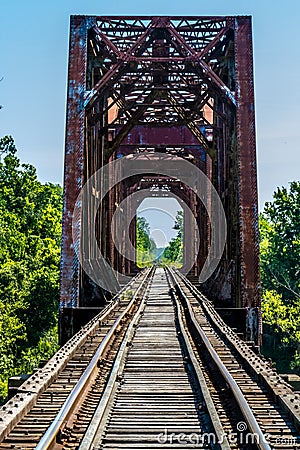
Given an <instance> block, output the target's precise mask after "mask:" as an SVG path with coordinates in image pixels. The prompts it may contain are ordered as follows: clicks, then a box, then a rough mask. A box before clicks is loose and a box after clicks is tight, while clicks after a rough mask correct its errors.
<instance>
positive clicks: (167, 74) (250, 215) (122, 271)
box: [60, 16, 260, 336]
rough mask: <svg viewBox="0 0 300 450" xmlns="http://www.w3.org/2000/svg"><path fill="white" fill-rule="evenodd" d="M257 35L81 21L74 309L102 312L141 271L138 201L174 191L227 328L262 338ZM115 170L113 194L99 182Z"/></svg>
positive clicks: (210, 19)
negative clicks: (220, 214)
mask: <svg viewBox="0 0 300 450" xmlns="http://www.w3.org/2000/svg"><path fill="white" fill-rule="evenodd" d="M251 36H252V30H251V17H248V16H240V17H239V16H224V17H222V16H205V17H202V16H197V17H196V16H195V17H194V16H192V17H191V16H187V17H177V16H174V17H167V16H162V17H161V16H153V17H149V16H140V17H131V16H130V17H126V16H125V17H117V16H113V17H110V16H103V17H102V16H72V17H71V26H70V53H69V73H68V80H69V88H68V100H67V102H68V103H67V127H66V150H65V174H64V211H63V239H62V262H61V302H60V305H61V309H65V308H70V309H72V310H73V309H75V308H79V309H81V311H80V314H82V311H83V310H84V308H94V307H98V306H103V305H104V304H105V303H106V302H107V300H108V299H109V298H111V293H112V292H116V289H117V288H119V287H120V286H121V285H122V281H120V280H121V278H122V276H127V275H130V274H132V273H134V272H137V271H138V270H139V268H138V267H137V266H136V264H135V262H134V261H132V259H131V258H130V256H131V254H130V252H132V251H135V242H134V240H135V235H136V232H135V224H134V223H133V222H134V221H133V220H132V218H133V217H134V216H135V215H136V209H137V208H136V204H134V203H132V202H130V201H129V202H128V204H127V203H126V199H127V198H129V197H130V196H133V195H134V194H136V195H137V196H138V195H139V194H138V192H139V191H142V190H143V189H149V190H151V189H154V188H155V186H158V187H159V188H160V187H162V186H165V185H167V186H168V188H169V190H170V192H172V193H173V194H175V195H177V197H179V198H180V199H182V200H184V204H185V205H186V206H182V207H183V209H184V217H185V224H184V227H185V229H186V230H188V234H187V233H185V236H187V235H188V236H189V239H185V243H184V257H183V269H182V271H183V272H184V273H186V274H187V276H188V277H189V278H190V280H191V281H192V282H193V283H194V284H195V285H196V286H198V287H199V289H201V290H203V291H204V293H205V294H206V295H207V296H208V297H209V298H210V299H211V300H212V301H213V302H214V305H215V307H216V308H219V310H221V311H222V314H223V315H224V317H225V315H226V316H228V322H229V321H230V320H229V319H231V318H232V323H233V324H236V323H239V322H240V323H243V324H244V325H243V326H244V330H243V331H244V332H245V334H247V336H252V335H253V334H255V335H258V334H259V333H260V320H259V316H260V311H259V308H260V275H259V234H258V202H257V173H256V141H255V113H254V111H255V108H254V81H253V60H252V37H251ZM187 162H189V163H190V168H189V169H188V170H185V168H184V167H185V163H187ZM106 167H109V169H108V170H107V171H106V172H107V180H108V179H109V180H110V181H111V187H110V189H109V190H108V191H107V190H106V181H105V179H102V178H101V177H98V176H97V174H98V173H99V171H101V170H106V169H105V168H106ZM195 168H196V169H197V175H192V174H193V173H194V171H193V169H195ZM191 176H192V178H193V179H190V178H191ZM204 177H206V179H207V180H209V184H208V183H206V182H205V183H204V184H203V182H202V181H201V180H203V179H204ZM87 183H89V184H90V188H91V189H90V195H89V197H88V199H87V201H85V200H84V199H83V201H82V200H81V199H80V200H78V197H79V196H80V193H81V192H82V190H83V189H84V186H86V184H87ZM208 186H210V187H208ZM194 189H196V191H197V192H198V194H199V195H197V193H196V192H195V190H194ZM215 194H216V195H215ZM136 198H137V197H136ZM216 198H217V199H218V201H214V199H216ZM123 202H125V203H123ZM218 202H221V204H222V207H223V210H224V213H225V216H226V233H223V235H225V234H226V242H225V246H224V247H222V248H221V246H220V245H219V246H218V242H220V241H218V239H217V238H218V236H217V233H216V232H215V230H219V229H222V230H223V228H222V227H221V228H220V223H221V222H220V220H219V219H218V220H216V221H215V222H214V223H210V222H209V220H208V216H209V214H210V213H212V212H214V211H216V208H217V209H218ZM75 205H77V210H76V215H75V221H74V207H75ZM125 206H128V208H127V213H125V212H122V211H125ZM186 209H189V210H190V211H192V214H191V215H190V216H188V215H187V212H186ZM95 214H97V220H96V221H95V220H94V219H95ZM124 218H125V219H124ZM123 220H125V222H124V223H125V224H126V225H127V224H129V225H130V223H131V222H132V225H130V226H129V225H128V226H127V227H126V226H123ZM194 220H196V224H195V222H194ZM126 221H127V222H126ZM130 221H131V222H130ZM196 225H197V226H196ZM112 227H113V228H114V229H116V230H117V236H116V239H113V233H112ZM196 229H198V230H199V235H200V237H201V241H199V237H198V236H197V235H196V231H195V230H196ZM127 231H128V232H127ZM223 231H224V230H223ZM74 235H75V239H74ZM86 237H88V238H90V239H86ZM94 237H96V239H94ZM96 240H97V242H98V245H97V246H96V245H95V242H96ZM125 243H126V245H125ZM131 243H132V245H131ZM212 248H213V249H214V251H211V249H212ZM219 249H221V250H222V251H221V255H220V252H219ZM195 255H196V259H194V257H195ZM206 261H207V263H206ZM211 266H212V267H213V270H212V272H209V277H208V278H205V277H204V278H203V277H202V278H201V273H202V271H203V268H204V269H206V268H209V267H211ZM116 273H117V275H116ZM95 274H97V276H96V275H95ZM118 274H119V275H120V276H119V275H118ZM99 280H100V281H99ZM61 322H62V321H61ZM67 322H68V323H70V320H68V319H67ZM62 327H63V328H64V329H65V328H67V325H65V324H62Z"/></svg>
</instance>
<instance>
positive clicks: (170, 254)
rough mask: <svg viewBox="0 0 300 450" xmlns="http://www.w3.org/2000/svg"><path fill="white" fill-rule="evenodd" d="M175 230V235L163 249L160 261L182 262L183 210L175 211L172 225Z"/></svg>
mask: <svg viewBox="0 0 300 450" xmlns="http://www.w3.org/2000/svg"><path fill="white" fill-rule="evenodd" d="M173 229H174V230H177V236H176V237H175V238H173V239H172V240H171V241H170V242H169V245H168V247H166V249H165V250H164V253H163V256H162V261H163V262H164V263H166V264H169V263H174V264H175V265H182V262H183V211H177V213H176V217H175V224H174V227H173Z"/></svg>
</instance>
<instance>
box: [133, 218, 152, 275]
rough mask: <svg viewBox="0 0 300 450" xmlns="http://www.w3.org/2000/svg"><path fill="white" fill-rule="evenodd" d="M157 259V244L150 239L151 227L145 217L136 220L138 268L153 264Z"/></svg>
mask: <svg viewBox="0 0 300 450" xmlns="http://www.w3.org/2000/svg"><path fill="white" fill-rule="evenodd" d="M155 257H156V244H155V242H154V240H153V239H152V238H150V225H149V223H148V222H147V220H146V219H145V217H137V218H136V262H137V266H138V267H145V266H147V265H149V264H152V263H153V261H154V260H155Z"/></svg>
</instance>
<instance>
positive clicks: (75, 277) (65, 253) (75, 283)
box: [60, 16, 91, 307]
mask: <svg viewBox="0 0 300 450" xmlns="http://www.w3.org/2000/svg"><path fill="white" fill-rule="evenodd" d="M89 22H91V18H89V17H84V16H71V21H70V43H69V69H68V93H67V118H66V121H67V125H66V144H65V163H64V204H63V231H62V256H61V290H60V305H61V307H64V306H73V307H74V306H78V300H79V272H80V265H79V261H78V258H77V256H76V254H75V249H74V246H75V245H78V244H79V243H73V239H72V215H73V209H74V206H75V201H76V198H77V196H78V194H79V193H80V190H81V188H82V185H83V166H84V161H83V152H84V139H85V112H84V93H85V89H86V65H87V31H88V28H89Z"/></svg>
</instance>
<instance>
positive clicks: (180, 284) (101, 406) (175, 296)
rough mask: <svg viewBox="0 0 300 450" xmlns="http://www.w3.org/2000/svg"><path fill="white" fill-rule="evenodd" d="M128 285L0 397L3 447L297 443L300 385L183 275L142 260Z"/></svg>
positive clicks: (253, 446) (264, 445)
mask: <svg viewBox="0 0 300 450" xmlns="http://www.w3.org/2000/svg"><path fill="white" fill-rule="evenodd" d="M131 291H132V292H134V295H133V296H132V298H131V297H130V298H127V299H126V296H124V292H129V288H128V287H127V288H125V290H124V291H123V294H120V295H119V296H117V297H116V298H115V299H114V301H113V302H112V304H111V305H109V306H108V307H107V308H106V310H105V311H103V312H102V313H101V314H100V315H99V316H97V318H95V319H93V321H92V322H91V323H90V324H88V325H87V326H86V327H85V330H83V331H82V332H81V335H80V336H77V338H75V340H73V343H72V342H71V343H70V342H69V343H67V346H65V348H64V347H63V348H62V349H61V350H60V352H61V355H62V350H63V349H64V352H65V353H64V354H65V355H67V356H65V357H66V358H67V361H64V363H61V367H56V369H55V368H53V372H55V373H54V374H52V377H53V380H52V382H51V383H50V382H49V381H48V382H45V381H42V382H41V384H42V385H43V387H41V386H40V388H39V390H38V392H35V393H33V392H32V391H33V383H34V382H35V380H34V379H32V377H31V383H29V384H26V383H25V384H23V385H22V387H21V390H20V391H21V392H20V393H19V394H18V395H19V397H14V398H13V399H12V400H11V401H10V404H7V405H6V409H4V410H3V409H2V413H3V415H4V420H2V423H1V422H0V431H1V430H2V437H3V442H2V444H0V449H7V448H15V449H17V448H20V449H21V448H22V449H27V448H28V449H29V448H37V449H38V450H41V449H47V448H59V449H64V448H65V449H68V448H74V449H82V450H83V449H92V448H93V449H97V448H99V449H102V448H103V449H118V448H126V449H131V448H132V449H133V448H148V449H149V448H151V449H152V448H153V449H154V448H166V449H167V448H211V449H224V450H227V449H245V450H251V449H264V450H270V449H289V450H292V449H293V450H295V449H297V448H300V444H299V442H300V441H299V429H300V425H299V421H300V419H299V417H300V415H299V412H298V411H299V396H298V395H297V394H295V393H294V392H293V391H292V389H291V388H290V386H289V385H287V383H285V382H284V381H283V380H282V379H281V378H280V377H279V375H278V374H277V373H276V372H274V370H273V369H272V368H270V367H269V365H268V363H267V362H266V361H264V360H263V359H262V358H261V357H260V356H259V355H257V354H256V353H255V352H254V351H253V350H252V349H251V348H250V347H249V346H248V345H247V344H246V343H244V342H243V341H241V340H240V339H239V338H238V336H237V335H236V334H235V333H234V332H233V331H232V330H231V329H230V328H229V327H227V326H226V325H225V324H224V322H223V321H222V319H221V318H220V317H219V316H218V314H217V313H216V312H215V310H214V308H213V305H212V304H211V303H210V302H209V301H208V300H207V299H206V298H205V297H203V296H202V295H201V294H200V293H199V292H198V291H197V290H196V289H195V288H194V287H193V285H191V284H190V283H189V282H188V280H187V279H186V278H185V277H183V276H182V275H181V274H180V273H178V272H176V271H173V270H170V269H162V268H155V269H147V270H146V271H144V272H143V273H142V274H141V275H140V277H139V278H138V279H135V280H134V281H133V282H132V284H131V286H130V292H131ZM121 298H122V299H123V300H122V302H121V301H120V299H121ZM76 339H77V340H76ZM75 343H76V344H75ZM70 345H71V347H70ZM72 345H73V347H76V349H75V350H74V348H73V347H72ZM71 348H73V350H72V351H71V350H70V349H71ZM70 354H71V356H70ZM53 361H58V359H57V355H56V356H55V357H54V358H52V360H50V362H49V363H48V364H52V367H53ZM57 364H58V362H57ZM47 371H48V372H47ZM49 371H50V372H51V370H50V366H49V367H48V368H47V365H46V366H45V368H44V372H45V373H44V378H47V376H46V374H48V373H49ZM42 375H43V372H42V371H41V372H40V374H35V377H38V376H42ZM28 381H29V380H28ZM33 395H35V396H33ZM20 396H22V400H21V397H20ZM32 396H33V398H32ZM27 397H29V401H27V403H26V401H25V403H24V399H25V400H26V398H27ZM20 401H22V402H23V408H22V407H21V405H18V406H15V404H16V403H17V402H20ZM31 403H32V404H31ZM26 405H27V406H26ZM25 406H26V407H25ZM8 408H12V409H11V411H13V408H15V412H18V414H15V419H14V420H13V419H12V418H11V417H10V416H12V414H13V413H11V414H9V410H8ZM9 420H10V422H9ZM7 424H8V425H7Z"/></svg>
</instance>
